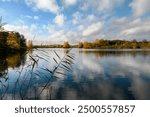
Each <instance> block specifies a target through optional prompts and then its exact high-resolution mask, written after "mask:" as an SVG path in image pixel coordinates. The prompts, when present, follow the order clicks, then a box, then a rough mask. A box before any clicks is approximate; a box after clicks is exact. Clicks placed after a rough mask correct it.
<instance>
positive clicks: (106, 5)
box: [81, 0, 124, 12]
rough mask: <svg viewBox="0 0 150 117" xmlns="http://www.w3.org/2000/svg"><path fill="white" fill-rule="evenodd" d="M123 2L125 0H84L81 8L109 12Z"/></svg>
mask: <svg viewBox="0 0 150 117" xmlns="http://www.w3.org/2000/svg"><path fill="white" fill-rule="evenodd" d="M123 3H124V0H113V1H112V0H88V1H87V0H82V4H83V5H82V6H81V9H82V10H91V9H93V10H94V11H97V10H98V11H103V12H107V11H110V10H112V9H113V8H115V7H117V6H120V5H122V4H123Z"/></svg>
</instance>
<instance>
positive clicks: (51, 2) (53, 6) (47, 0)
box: [25, 0, 60, 14]
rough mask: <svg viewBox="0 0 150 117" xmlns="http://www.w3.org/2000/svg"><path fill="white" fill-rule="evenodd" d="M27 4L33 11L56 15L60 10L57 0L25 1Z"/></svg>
mask: <svg viewBox="0 0 150 117" xmlns="http://www.w3.org/2000/svg"><path fill="white" fill-rule="evenodd" d="M25 2H26V4H27V5H28V6H32V7H33V9H39V10H43V11H48V12H51V13H54V14H57V13H58V12H59V10H60V9H59V6H58V4H57V2H56V0H44V1H43V0H25Z"/></svg>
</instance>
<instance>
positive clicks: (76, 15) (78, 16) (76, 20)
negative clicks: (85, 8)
mask: <svg viewBox="0 0 150 117" xmlns="http://www.w3.org/2000/svg"><path fill="white" fill-rule="evenodd" d="M72 16H73V20H72V23H73V24H74V25H76V24H78V23H79V21H80V20H81V17H82V14H81V13H80V12H78V11H77V12H75V13H74V14H73V15H72Z"/></svg>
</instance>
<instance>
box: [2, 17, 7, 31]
mask: <svg viewBox="0 0 150 117" xmlns="http://www.w3.org/2000/svg"><path fill="white" fill-rule="evenodd" d="M6 24H7V23H3V22H2V16H1V17H0V31H3V30H4V27H3V26H4V25H6Z"/></svg>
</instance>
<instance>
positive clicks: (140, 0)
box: [129, 0, 150, 16]
mask: <svg viewBox="0 0 150 117" xmlns="http://www.w3.org/2000/svg"><path fill="white" fill-rule="evenodd" d="M149 5H150V0H133V1H132V3H130V5H129V6H130V7H131V8H132V9H133V14H134V15H135V16H142V15H144V14H145V13H149V12H150V7H149Z"/></svg>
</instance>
